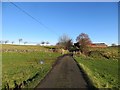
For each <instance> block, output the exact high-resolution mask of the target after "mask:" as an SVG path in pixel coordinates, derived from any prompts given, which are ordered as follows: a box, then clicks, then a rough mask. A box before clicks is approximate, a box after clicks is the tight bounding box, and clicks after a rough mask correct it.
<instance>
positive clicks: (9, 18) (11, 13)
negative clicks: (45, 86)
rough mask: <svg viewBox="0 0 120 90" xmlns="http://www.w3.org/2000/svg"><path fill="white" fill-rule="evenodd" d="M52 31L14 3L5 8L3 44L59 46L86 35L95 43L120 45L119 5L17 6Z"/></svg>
mask: <svg viewBox="0 0 120 90" xmlns="http://www.w3.org/2000/svg"><path fill="white" fill-rule="evenodd" d="M15 4H16V5H17V6H19V7H20V8H22V9H23V10H25V11H26V12H28V13H29V14H30V15H32V16H33V17H34V18H36V19H37V20H39V21H40V22H41V23H43V24H44V25H45V26H47V27H48V28H45V27H44V26H43V25H41V24H40V23H38V22H36V21H35V20H33V19H32V18H31V17H29V16H28V15H26V14H25V13H23V12H22V11H20V10H19V9H18V8H16V7H15V6H14V5H12V4H11V3H9V2H7V3H3V4H2V19H3V31H2V33H3V34H2V35H3V40H9V41H15V42H16V43H18V39H19V38H22V39H23V41H28V42H41V41H49V42H50V43H51V44H55V43H57V42H58V38H59V36H61V35H62V34H67V35H68V36H69V37H71V38H72V39H73V41H74V42H75V40H76V37H77V36H78V35H79V34H80V33H82V32H84V33H86V34H88V35H89V37H90V38H91V40H92V42H105V43H106V44H109V45H110V44H112V43H116V44H117V43H118V5H117V2H106V3H105V2H104V3H103V2H98V3H97V2H96V3H95V2H79V3H78V2H76V3H73V2H71V3H70V2H66V3H65V2H56V3H54V2H31V3H30V2H24V3H20V2H19V3H15Z"/></svg>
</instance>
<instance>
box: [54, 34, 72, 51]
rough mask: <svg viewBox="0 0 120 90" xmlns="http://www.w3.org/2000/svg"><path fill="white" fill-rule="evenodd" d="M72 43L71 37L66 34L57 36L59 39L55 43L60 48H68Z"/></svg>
mask: <svg viewBox="0 0 120 90" xmlns="http://www.w3.org/2000/svg"><path fill="white" fill-rule="evenodd" d="M72 44H73V42H72V39H71V38H70V37H69V36H68V35H66V34H64V35H62V36H60V37H59V41H58V43H57V44H56V45H57V46H59V47H60V48H64V49H66V50H69V48H70V47H71V46H72Z"/></svg>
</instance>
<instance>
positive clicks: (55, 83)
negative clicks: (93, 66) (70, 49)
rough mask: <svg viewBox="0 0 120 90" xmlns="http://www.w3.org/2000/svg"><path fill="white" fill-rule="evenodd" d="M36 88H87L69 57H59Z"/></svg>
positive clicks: (78, 70)
mask: <svg viewBox="0 0 120 90" xmlns="http://www.w3.org/2000/svg"><path fill="white" fill-rule="evenodd" d="M37 88H88V85H87V83H86V81H85V80H84V78H83V76H82V72H80V69H79V68H78V66H77V63H76V62H75V60H74V59H73V57H72V56H70V55H65V56H63V57H61V58H60V59H59V60H58V61H57V64H56V65H55V66H54V68H53V69H52V70H51V72H50V73H49V74H48V75H47V76H46V77H45V79H44V80H42V82H40V83H39V85H38V86H37V87H36V89H37Z"/></svg>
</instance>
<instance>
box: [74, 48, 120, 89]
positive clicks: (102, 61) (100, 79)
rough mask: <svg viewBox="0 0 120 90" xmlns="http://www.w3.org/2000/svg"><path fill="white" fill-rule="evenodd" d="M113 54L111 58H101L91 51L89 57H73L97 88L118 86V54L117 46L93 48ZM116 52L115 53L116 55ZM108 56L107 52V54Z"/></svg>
mask: <svg viewBox="0 0 120 90" xmlns="http://www.w3.org/2000/svg"><path fill="white" fill-rule="evenodd" d="M92 50H93V49H92ZM96 50H97V51H103V50H104V53H110V54H111V52H112V54H113V55H114V57H113V56H111V55H110V56H111V58H109V59H106V58H102V56H100V54H98V53H96V52H95V53H93V55H92V56H90V57H84V56H75V59H76V60H77V62H78V63H79V64H80V66H81V67H82V68H83V70H84V71H85V73H86V74H87V75H88V77H89V78H90V81H92V83H93V84H94V86H95V87H97V88H120V86H119V83H118V59H117V58H118V54H117V51H118V49H117V48H113V47H112V48H104V49H95V48H94V50H93V51H96ZM116 54H117V55H116ZM107 55H108V56H109V54H107Z"/></svg>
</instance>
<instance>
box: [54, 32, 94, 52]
mask: <svg viewBox="0 0 120 90" xmlns="http://www.w3.org/2000/svg"><path fill="white" fill-rule="evenodd" d="M91 43H92V42H91V40H90V38H89V36H88V35H87V34H86V33H81V34H79V35H78V36H77V37H76V43H73V40H72V39H71V38H70V37H69V36H67V35H65V34H64V35H62V36H60V37H59V40H58V43H57V44H56V46H57V47H59V48H63V49H65V50H68V51H70V52H73V51H80V52H81V53H83V54H87V51H88V47H89V45H90V44H91Z"/></svg>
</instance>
